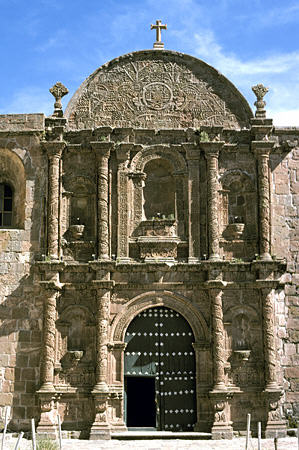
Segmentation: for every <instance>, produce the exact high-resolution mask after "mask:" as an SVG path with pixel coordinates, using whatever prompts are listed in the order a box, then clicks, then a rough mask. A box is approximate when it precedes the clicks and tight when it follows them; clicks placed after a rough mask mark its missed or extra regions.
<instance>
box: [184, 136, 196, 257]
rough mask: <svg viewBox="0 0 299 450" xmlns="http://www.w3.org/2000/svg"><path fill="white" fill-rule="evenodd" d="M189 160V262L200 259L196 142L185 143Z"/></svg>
mask: <svg viewBox="0 0 299 450" xmlns="http://www.w3.org/2000/svg"><path fill="white" fill-rule="evenodd" d="M183 145H184V148H185V150H186V158H187V161H188V205H189V217H188V240H189V258H188V262H189V263H192V262H198V261H199V260H200V194H199V159H200V148H199V146H198V145H196V144H183Z"/></svg>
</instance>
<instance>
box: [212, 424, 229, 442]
mask: <svg viewBox="0 0 299 450" xmlns="http://www.w3.org/2000/svg"><path fill="white" fill-rule="evenodd" d="M211 433H212V439H213V440H217V439H218V440H219V439H232V438H233V437H234V433H233V428H232V427H231V426H230V425H227V424H223V425H221V424H217V425H216V424H214V425H213V426H212V430H211Z"/></svg>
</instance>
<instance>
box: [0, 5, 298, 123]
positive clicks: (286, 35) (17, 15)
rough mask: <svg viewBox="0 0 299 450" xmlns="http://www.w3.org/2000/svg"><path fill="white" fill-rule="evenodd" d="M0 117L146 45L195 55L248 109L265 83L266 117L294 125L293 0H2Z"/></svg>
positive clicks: (47, 109)
mask: <svg viewBox="0 0 299 450" xmlns="http://www.w3.org/2000/svg"><path fill="white" fill-rule="evenodd" d="M0 14H1V19H2V20H1V27H0V51H1V62H2V64H1V70H0V86H1V88H0V114H5V113H26V112H44V113H45V114H46V115H49V114H51V113H52V109H53V97H52V96H51V95H50V94H49V91H48V89H49V88H50V87H51V86H52V85H53V84H54V83H55V82H56V81H61V82H62V83H63V84H65V85H66V86H67V87H68V89H69V91H70V93H69V95H68V96H66V97H64V99H63V103H64V107H65V106H66V104H67V102H68V101H69V99H70V98H71V95H72V94H73V93H74V92H75V91H76V89H77V88H78V87H79V85H80V84H81V83H82V81H83V80H84V79H85V78H86V77H87V76H88V75H90V74H91V73H92V72H93V71H94V70H95V69H96V68H97V67H99V66H101V65H102V64H104V63H105V62H107V61H109V60H111V59H113V58H115V57H117V56H119V55H121V54H124V53H128V52H131V51H135V50H143V49H149V48H152V45H153V42H154V40H155V33H154V31H150V24H151V23H155V21H156V19H161V20H162V22H163V23H167V26H168V30H167V31H165V32H162V40H163V42H164V43H165V48H166V49H170V50H176V51H180V52H184V53H188V54H191V55H193V56H196V57H198V58H200V59H202V60H204V61H206V62H207V63H209V64H211V65H213V66H214V67H215V68H216V69H218V70H219V71H220V72H221V73H223V74H224V75H225V76H226V77H227V78H229V79H230V80H231V81H232V82H233V83H234V84H235V85H236V86H237V88H238V89H239V90H240V91H241V92H242V94H243V95H244V96H245V97H246V99H247V100H248V102H249V104H250V106H251V107H252V108H254V107H253V103H254V100H255V98H254V95H253V93H252V91H251V86H252V85H254V84H256V83H260V82H261V83H263V84H265V85H266V86H268V87H269V88H270V91H269V93H268V94H267V96H266V98H265V99H266V101H267V111H268V117H272V118H273V119H274V123H275V124H276V125H293V126H295V125H296V126H299V44H298V43H299V26H298V25H299V1H298V0H247V1H246V0H215V1H213V0H210V1H208V0H139V1H138V0H125V1H120V0H26V1H25V0H0Z"/></svg>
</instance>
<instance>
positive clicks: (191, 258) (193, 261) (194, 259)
mask: <svg viewBox="0 0 299 450" xmlns="http://www.w3.org/2000/svg"><path fill="white" fill-rule="evenodd" d="M199 262H200V259H199V258H197V257H195V256H189V258H188V263H189V264H197V263H199Z"/></svg>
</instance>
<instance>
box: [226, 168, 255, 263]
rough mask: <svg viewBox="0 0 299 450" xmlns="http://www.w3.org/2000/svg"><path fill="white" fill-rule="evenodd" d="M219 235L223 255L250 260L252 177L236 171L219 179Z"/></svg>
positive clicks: (253, 238)
mask: <svg viewBox="0 0 299 450" xmlns="http://www.w3.org/2000/svg"><path fill="white" fill-rule="evenodd" d="M219 181H220V185H221V190H220V194H221V196H220V211H221V216H220V232H221V234H222V239H223V240H224V244H223V246H224V255H225V256H227V257H228V258H229V257H231V256H233V257H237V258H245V259H246V258H247V259H250V258H252V257H253V256H254V255H255V253H256V252H257V234H258V233H257V192H256V187H255V183H254V179H253V176H252V175H249V174H248V173H247V172H245V171H243V170H240V169H233V170H228V171H226V172H225V173H224V174H223V175H222V177H221V178H220V180H219Z"/></svg>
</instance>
